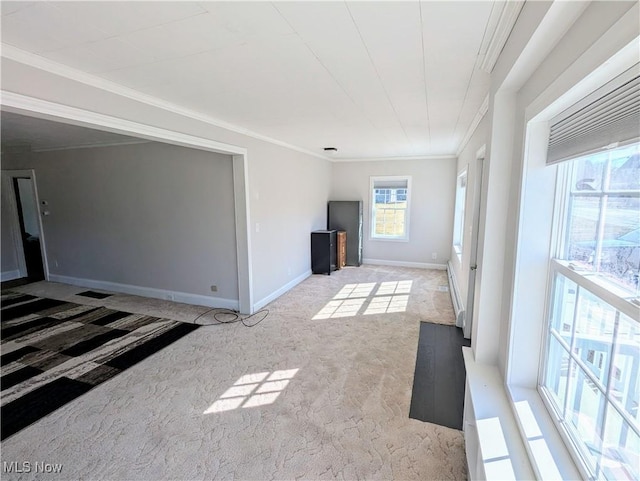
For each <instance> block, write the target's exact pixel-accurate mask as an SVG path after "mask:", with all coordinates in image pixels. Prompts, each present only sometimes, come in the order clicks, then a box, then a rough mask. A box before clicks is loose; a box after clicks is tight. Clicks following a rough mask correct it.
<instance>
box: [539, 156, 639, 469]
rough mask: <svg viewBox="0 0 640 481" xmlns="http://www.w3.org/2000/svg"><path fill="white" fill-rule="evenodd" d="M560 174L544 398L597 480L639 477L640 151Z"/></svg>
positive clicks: (570, 166) (595, 159)
mask: <svg viewBox="0 0 640 481" xmlns="http://www.w3.org/2000/svg"><path fill="white" fill-rule="evenodd" d="M561 167H562V169H560V174H561V177H563V179H564V180H562V181H561V183H562V184H563V187H564V188H563V189H561V190H562V191H563V192H564V193H562V194H560V195H561V196H562V199H561V204H562V206H563V208H561V209H559V212H562V213H561V214H560V219H559V223H558V226H559V227H558V234H559V236H558V239H559V245H558V258H557V259H553V260H552V261H551V269H550V271H551V281H552V291H551V301H550V308H549V315H548V327H547V337H546V356H545V357H544V360H543V362H544V364H543V367H542V378H541V385H540V388H541V391H542V393H543V398H544V399H545V401H546V402H547V404H548V406H549V407H550V409H551V410H552V411H553V412H554V413H555V414H556V416H557V417H558V418H559V419H560V423H561V425H562V427H563V429H564V431H565V434H566V435H568V436H569V438H570V439H571V440H572V442H573V444H574V445H575V447H576V451H577V453H578V455H579V457H580V459H581V461H582V463H583V465H584V467H586V470H587V471H588V473H589V475H590V476H591V477H593V478H594V479H638V478H640V468H639V466H640V454H639V453H640V412H639V403H640V314H639V313H640V311H639V309H638V305H636V304H635V302H637V300H638V293H639V291H638V275H639V273H640V144H634V145H632V146H628V147H624V148H618V149H615V150H610V151H608V152H603V153H598V154H594V155H588V156H584V157H580V158H578V159H575V160H573V161H571V162H569V163H565V164H564V165H562V166H561Z"/></svg>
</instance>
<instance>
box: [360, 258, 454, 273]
mask: <svg viewBox="0 0 640 481" xmlns="http://www.w3.org/2000/svg"><path fill="white" fill-rule="evenodd" d="M362 263H363V264H369V265H374V266H392V267H413V268H416V269H437V270H439V271H446V270H447V264H430V263H427V262H408V261H388V260H383V259H362Z"/></svg>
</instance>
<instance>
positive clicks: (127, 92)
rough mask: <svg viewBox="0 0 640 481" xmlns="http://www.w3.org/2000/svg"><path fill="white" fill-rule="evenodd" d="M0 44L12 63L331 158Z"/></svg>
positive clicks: (273, 142)
mask: <svg viewBox="0 0 640 481" xmlns="http://www.w3.org/2000/svg"><path fill="white" fill-rule="evenodd" d="M0 46H1V48H0V55H1V56H2V57H3V58H6V59H9V60H13V61H15V62H18V63H21V64H24V65H28V66H30V67H33V68H37V69H39V70H44V71H45V72H49V73H52V74H54V75H58V76H60V77H64V78H67V79H69V80H73V81H75V82H79V83H82V84H85V85H88V86H90V87H95V88H98V89H101V90H104V91H107V92H110V93H113V94H116V95H119V96H122V97H126V98H129V99H131V100H135V101H137V102H141V103H144V104H147V105H150V106H153V107H157V108H159V109H162V110H166V111H170V112H172V113H176V114H179V115H182V116H184V117H188V118H190V119H193V120H197V121H200V122H204V123H206V124H209V125H212V126H214V127H219V128H222V129H225V130H229V131H231V132H235V133H238V134H242V135H246V136H247V137H252V138H254V139H257V140H261V141H263V142H268V143H270V144H274V145H277V146H279V147H284V148H287V149H290V150H294V151H297V152H300V153H303V154H306V155H311V156H313V157H317V158H319V159H323V160H331V159H330V158H328V157H326V156H324V155H321V154H319V153H317V152H312V151H310V150H307V149H304V148H302V147H297V146H295V145H292V144H288V143H287V142H283V141H281V140H278V139H274V138H272V137H268V136H266V135H262V134H259V133H257V132H253V131H252V130H249V129H246V128H244V127H240V126H238V125H235V124H231V123H229V122H225V121H223V120H220V119H217V118H215V117H212V116H210V115H205V114H202V113H200V112H196V111H195V110H191V109H188V108H185V107H182V106H180V105H177V104H174V103H172V102H168V101H166V100H162V99H160V98H158V97H154V96H152V95H148V94H144V93H142V92H139V91H137V90H134V89H131V88H129V87H125V86H123V85H120V84H118V83H116V82H112V81H110V80H106V79H103V78H101V77H98V76H96V75H93V74H89V73H86V72H83V71H81V70H78V69H75V68H72V67H69V66H66V65H63V64H61V63H58V62H54V61H52V60H49V59H47V58H44V57H41V56H39V55H36V54H33V53H31V52H27V51H25V50H22V49H19V48H17V47H14V46H12V45H8V44H5V43H1V44H0ZM3 94H4V92H3Z"/></svg>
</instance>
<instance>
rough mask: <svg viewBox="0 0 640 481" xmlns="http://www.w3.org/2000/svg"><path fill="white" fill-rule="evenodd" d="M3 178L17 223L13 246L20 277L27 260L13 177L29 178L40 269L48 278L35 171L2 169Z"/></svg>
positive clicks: (24, 273) (14, 228) (25, 275)
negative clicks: (34, 205) (37, 232)
mask: <svg viewBox="0 0 640 481" xmlns="http://www.w3.org/2000/svg"><path fill="white" fill-rule="evenodd" d="M2 175H3V178H4V179H6V182H8V183H9V185H7V186H6V187H5V188H7V189H8V190H7V193H8V194H9V196H8V198H7V200H8V202H9V209H11V210H12V216H13V221H14V222H17V223H18V226H17V228H16V226H15V225H14V226H13V229H12V230H13V237H14V247H15V249H16V256H17V258H18V270H19V272H20V277H27V275H28V272H27V261H26V258H25V253H24V246H23V244H22V239H21V238H20V226H19V222H20V220H19V217H18V206H17V205H16V200H15V192H14V189H13V185H12V184H13V179H15V178H29V179H31V189H32V193H33V198H34V200H35V203H36V209H37V214H38V216H37V219H38V229H39V231H40V232H39V236H40V254H41V256H42V269H43V273H44V278H45V280H49V260H48V259H47V241H46V235H45V232H44V225H43V223H42V211H41V206H40V198H39V197H38V182H37V180H36V173H35V171H34V170H33V169H21V170H3V171H2Z"/></svg>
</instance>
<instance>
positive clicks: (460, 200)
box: [453, 169, 468, 259]
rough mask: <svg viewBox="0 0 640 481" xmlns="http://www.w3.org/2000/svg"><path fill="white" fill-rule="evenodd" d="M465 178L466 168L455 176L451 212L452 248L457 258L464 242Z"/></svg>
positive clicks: (460, 254) (459, 256) (460, 256)
mask: <svg viewBox="0 0 640 481" xmlns="http://www.w3.org/2000/svg"><path fill="white" fill-rule="evenodd" d="M467 180H468V176H467V169H464V170H463V171H462V172H460V173H459V174H458V177H457V178H456V199H455V205H454V214H453V249H454V251H455V253H456V255H457V256H458V259H462V249H463V244H464V221H465V208H466V204H467ZM463 184H464V185H463ZM463 189H464V190H463Z"/></svg>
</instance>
